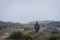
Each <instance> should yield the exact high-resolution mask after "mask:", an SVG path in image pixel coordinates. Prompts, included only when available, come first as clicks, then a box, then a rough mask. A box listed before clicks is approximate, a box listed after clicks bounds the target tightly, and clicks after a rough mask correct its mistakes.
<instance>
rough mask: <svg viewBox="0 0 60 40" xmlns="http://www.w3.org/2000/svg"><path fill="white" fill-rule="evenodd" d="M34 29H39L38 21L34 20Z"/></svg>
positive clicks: (37, 30) (36, 30)
mask: <svg viewBox="0 0 60 40" xmlns="http://www.w3.org/2000/svg"><path fill="white" fill-rule="evenodd" d="M34 29H35V32H37V33H38V32H39V29H40V27H39V24H38V22H36V24H35V25H34Z"/></svg>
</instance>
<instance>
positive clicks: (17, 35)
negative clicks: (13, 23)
mask: <svg viewBox="0 0 60 40" xmlns="http://www.w3.org/2000/svg"><path fill="white" fill-rule="evenodd" d="M22 36H23V33H22V32H13V33H12V34H11V36H10V37H9V38H10V39H21V38H22Z"/></svg>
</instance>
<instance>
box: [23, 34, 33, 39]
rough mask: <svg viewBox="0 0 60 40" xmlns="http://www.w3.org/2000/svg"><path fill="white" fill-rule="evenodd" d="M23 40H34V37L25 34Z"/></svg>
mask: <svg viewBox="0 0 60 40" xmlns="http://www.w3.org/2000/svg"><path fill="white" fill-rule="evenodd" d="M23 39H24V40H33V39H32V36H30V35H27V34H25V35H24V36H23Z"/></svg>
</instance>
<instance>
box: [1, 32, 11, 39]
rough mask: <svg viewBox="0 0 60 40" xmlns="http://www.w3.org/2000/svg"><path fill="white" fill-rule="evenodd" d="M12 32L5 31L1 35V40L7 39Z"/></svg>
mask: <svg viewBox="0 0 60 40" xmlns="http://www.w3.org/2000/svg"><path fill="white" fill-rule="evenodd" d="M9 35H10V33H8V32H5V33H4V34H3V35H1V36H0V40H5V39H6V38H7V37H9Z"/></svg>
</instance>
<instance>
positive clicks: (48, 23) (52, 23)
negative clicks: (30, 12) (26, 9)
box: [28, 21, 60, 27]
mask: <svg viewBox="0 0 60 40" xmlns="http://www.w3.org/2000/svg"><path fill="white" fill-rule="evenodd" d="M35 23H36V21H32V22H29V23H28V24H30V25H34V24H35ZM38 23H39V25H40V26H41V27H46V26H47V27H60V21H38Z"/></svg>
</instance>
